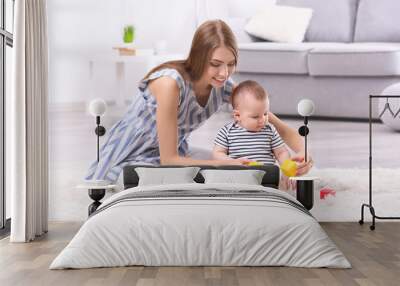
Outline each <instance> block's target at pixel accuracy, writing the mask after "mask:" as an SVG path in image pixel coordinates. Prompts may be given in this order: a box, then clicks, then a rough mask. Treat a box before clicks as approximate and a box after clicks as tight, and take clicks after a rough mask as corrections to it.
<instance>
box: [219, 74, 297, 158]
mask: <svg viewBox="0 0 400 286" xmlns="http://www.w3.org/2000/svg"><path fill="white" fill-rule="evenodd" d="M232 106H233V117H234V122H231V123H228V124H226V125H225V126H224V127H222V128H221V129H220V130H219V131H218V134H217V137H216V138H215V141H214V143H215V145H214V150H213V157H214V158H215V159H229V158H234V159H236V158H247V159H250V160H251V161H257V162H260V163H263V164H275V159H277V160H278V162H279V164H281V163H282V162H283V161H284V160H286V159H289V157H290V155H289V151H288V149H287V148H286V146H285V143H284V142H283V140H282V139H281V137H280V136H279V134H278V132H277V131H276V129H275V127H274V126H273V125H272V124H270V123H268V112H269V99H268V95H267V93H266V92H265V90H264V89H263V88H262V87H261V86H260V85H259V84H258V83H257V82H255V81H252V80H246V81H243V82H242V83H240V84H239V85H238V86H237V87H236V88H235V89H234V91H233V93H232Z"/></svg>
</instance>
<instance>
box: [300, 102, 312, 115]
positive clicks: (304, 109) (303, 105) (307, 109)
mask: <svg viewBox="0 0 400 286" xmlns="http://www.w3.org/2000/svg"><path fill="white" fill-rule="evenodd" d="M314 109H315V106H314V102H313V101H312V100H310V99H302V100H300V102H299V104H298V105H297V112H298V113H299V114H300V115H301V116H310V115H312V114H313V113H314Z"/></svg>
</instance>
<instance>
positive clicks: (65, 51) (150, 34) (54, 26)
mask: <svg viewBox="0 0 400 286" xmlns="http://www.w3.org/2000/svg"><path fill="white" fill-rule="evenodd" d="M195 15H196V1H195V0H191V1H180V0H172V1H171V0H170V1H160V0H148V1H138V0H124V1H111V0H68V1H66V0H51V1H48V23H49V25H48V26H49V54H50V67H49V69H50V78H49V80H50V86H49V89H50V96H49V101H50V104H54V103H66V102H69V103H71V102H82V101H86V98H87V97H93V96H94V95H93V94H90V93H95V95H96V96H99V94H100V96H101V97H107V96H108V97H112V96H113V91H115V90H116V88H117V84H118V83H117V82H116V81H115V66H114V65H113V64H111V63H110V64H109V65H102V66H97V67H96V71H95V72H96V73H98V76H99V77H100V78H98V79H96V80H95V81H94V82H89V75H90V74H89V59H90V58H93V57H98V56H99V55H109V56H112V55H115V54H116V53H117V52H116V51H115V50H113V49H112V47H114V46H118V45H121V44H122V30H123V27H124V26H125V25H127V24H133V25H135V27H136V31H135V41H134V43H135V45H136V46H137V47H138V48H152V47H153V44H154V43H155V42H157V41H160V40H164V39H166V40H168V42H167V51H168V52H180V53H186V51H187V50H188V49H189V47H190V42H191V38H192V36H193V32H194V30H195V27H196V17H195ZM143 75H144V74H143ZM99 85H100V86H99ZM93 86H98V88H97V89H96V88H94V89H93Z"/></svg>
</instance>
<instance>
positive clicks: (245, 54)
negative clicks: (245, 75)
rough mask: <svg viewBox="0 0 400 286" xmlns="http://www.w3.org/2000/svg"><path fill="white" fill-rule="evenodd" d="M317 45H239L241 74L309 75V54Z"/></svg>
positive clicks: (260, 43) (239, 68)
mask: <svg viewBox="0 0 400 286" xmlns="http://www.w3.org/2000/svg"><path fill="white" fill-rule="evenodd" d="M315 45H318V44H316V43H313V44H311V43H300V44H289V43H272V42H258V43H245V44H239V62H238V67H237V70H238V71H239V72H251V73H271V74H308V68H307V54H308V51H309V50H311V49H312V48H313V47H315Z"/></svg>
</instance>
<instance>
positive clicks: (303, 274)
mask: <svg viewBox="0 0 400 286" xmlns="http://www.w3.org/2000/svg"><path fill="white" fill-rule="evenodd" d="M321 225H322V226H323V228H324V229H325V230H326V232H327V233H328V235H329V236H330V237H331V238H332V240H333V241H334V242H335V243H336V244H337V245H338V247H339V248H340V249H341V250H342V251H343V253H344V254H345V256H346V257H347V258H348V259H349V261H350V262H351V264H352V266H353V268H352V269H348V270H343V269H306V268H290V267H119V268H100V269H86V270H48V267H49V264H50V263H51V261H52V260H53V259H54V258H55V256H56V255H57V254H58V253H59V252H60V251H61V250H62V249H63V247H65V245H66V244H67V243H68V241H69V240H70V239H71V238H72V236H73V235H74V234H75V233H76V231H77V230H78V229H79V227H80V224H79V223H51V224H50V231H49V233H48V234H47V235H45V236H43V237H42V238H39V239H37V240H35V241H34V242H32V243H28V244H10V243H9V240H8V238H6V239H3V240H1V241H0V285H2V286H8V285H10V286H11V285H12V286H17V285H30V286H31V285H32V286H34V285H41V286H42V285H57V286H61V285H68V286H75V285H96V286H97V285H140V286H145V285H168V286H178V285H228V286H231V285H246V286H247V285H257V286H261V285H290V286H292V285H346V286H347V285H348V286H350V285H385V286H390V285H400V279H399V273H400V223H395V222H379V223H378V224H377V228H376V230H375V231H370V230H369V227H368V224H365V225H363V226H360V225H358V224H357V223H322V224H321Z"/></svg>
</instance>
